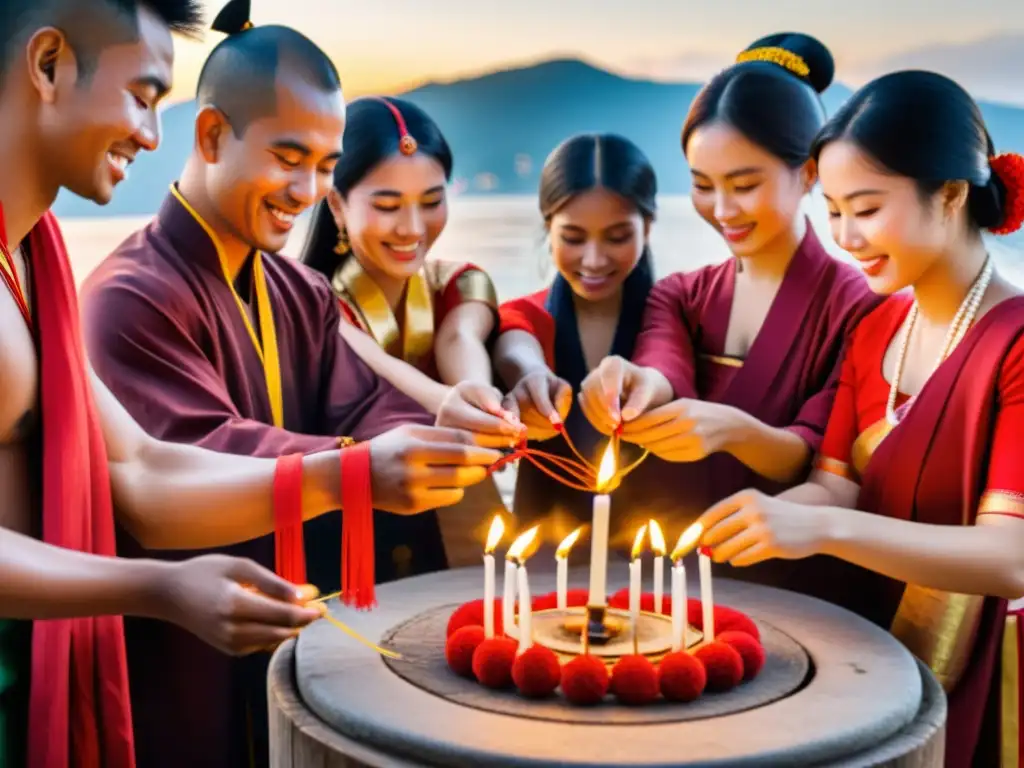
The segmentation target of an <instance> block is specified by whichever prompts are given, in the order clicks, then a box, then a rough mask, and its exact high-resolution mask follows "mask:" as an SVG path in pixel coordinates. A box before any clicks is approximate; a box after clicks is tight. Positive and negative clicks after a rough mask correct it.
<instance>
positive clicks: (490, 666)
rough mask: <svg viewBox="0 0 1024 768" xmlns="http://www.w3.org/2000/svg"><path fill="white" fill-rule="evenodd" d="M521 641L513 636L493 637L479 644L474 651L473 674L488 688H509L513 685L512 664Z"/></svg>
mask: <svg viewBox="0 0 1024 768" xmlns="http://www.w3.org/2000/svg"><path fill="white" fill-rule="evenodd" d="M518 650H519V643H517V642H516V641H515V640H513V639H512V638H511V637H491V638H488V639H487V640H484V641H483V642H482V643H480V645H478V646H477V648H476V651H475V652H474V653H473V674H474V675H476V679H477V680H479V681H480V685H483V686H485V687H487V688H508V687H510V686H511V685H512V665H513V664H514V663H515V660H516V651H518Z"/></svg>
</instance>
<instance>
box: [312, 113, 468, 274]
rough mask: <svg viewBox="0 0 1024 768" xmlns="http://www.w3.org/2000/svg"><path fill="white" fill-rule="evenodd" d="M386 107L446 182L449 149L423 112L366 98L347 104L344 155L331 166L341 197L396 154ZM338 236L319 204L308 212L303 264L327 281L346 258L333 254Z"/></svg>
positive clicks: (395, 128)
mask: <svg viewBox="0 0 1024 768" xmlns="http://www.w3.org/2000/svg"><path fill="white" fill-rule="evenodd" d="M388 104H390V105H391V107H394V109H396V110H397V111H398V114H399V115H400V116H401V119H402V122H404V123H405V129H406V131H407V132H408V134H409V135H410V136H412V138H413V139H415V141H416V152H419V153H423V154H424V155H426V156H427V157H431V158H433V159H434V160H436V161H437V162H438V163H439V164H440V165H441V167H442V168H443V169H444V176H445V180H446V181H447V180H450V179H451V175H452V151H451V148H450V147H449V146H448V142H447V141H446V140H445V138H444V134H443V133H441V129H440V128H439V127H438V125H437V123H435V122H434V121H433V120H432V119H431V118H430V116H429V115H427V113H426V112H424V111H423V110H422V109H420V108H419V107H417V106H416V105H415V104H413V103H412V102H409V101H405V100H403V99H396V98H392V97H388V98H387V99H383V98H378V97H365V98H362V99H356V100H355V101H353V102H352V103H351V104H349V107H348V115H347V117H346V121H345V135H344V137H343V139H342V142H343V146H344V151H343V152H342V154H341V159H340V160H339V161H338V164H337V165H336V166H335V167H334V189H336V190H337V191H338V193H339V194H340V195H341V196H342V197H343V198H344V197H347V196H348V193H349V192H351V191H352V188H353V187H355V186H356V185H357V184H359V182H361V181H362V180H363V179H365V178H366V177H367V176H368V175H369V174H370V173H371V172H372V171H373V170H374V169H375V168H376V167H377V166H378V165H380V164H381V163H382V162H384V161H385V160H387V159H388V158H390V157H393V156H394V155H397V154H399V153H400V152H401V149H400V148H399V144H400V142H401V140H402V137H403V135H402V132H401V126H400V125H399V123H398V120H396V116H395V113H394V112H392V111H391V108H390V107H389V106H388ZM338 234H339V233H338V225H337V224H335V222H334V216H333V215H332V214H331V209H330V208H329V207H328V205H327V201H326V200H324V201H322V202H320V203H319V204H318V205H317V207H316V210H315V211H314V213H313V221H312V222H311V224H310V227H309V233H308V234H307V235H306V242H305V244H304V245H303V247H302V257H301V260H302V262H303V263H304V264H305V265H306V266H308V267H310V268H312V269H315V270H317V271H318V272H322V273H323V274H325V275H327V277H328V278H330V277H331V276H333V274H334V271H335V270H336V269H337V268H338V266H339V265H340V264H341V262H342V260H343V259H344V258H345V256H344V255H342V256H339V255H338V254H337V253H335V252H334V249H335V246H337V244H338Z"/></svg>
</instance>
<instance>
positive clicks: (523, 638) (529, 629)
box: [519, 561, 533, 653]
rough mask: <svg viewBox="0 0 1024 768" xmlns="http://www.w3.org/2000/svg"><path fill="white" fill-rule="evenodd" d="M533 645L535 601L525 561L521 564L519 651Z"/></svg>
mask: <svg viewBox="0 0 1024 768" xmlns="http://www.w3.org/2000/svg"><path fill="white" fill-rule="evenodd" d="M531 645H533V603H532V602H531V600H530V582H529V580H528V579H527V578H526V563H525V561H524V562H523V563H522V564H520V566H519V653H522V652H523V651H525V650H526V649H527V648H529V647H530V646H531Z"/></svg>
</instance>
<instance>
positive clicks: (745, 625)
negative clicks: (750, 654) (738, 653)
mask: <svg viewBox="0 0 1024 768" xmlns="http://www.w3.org/2000/svg"><path fill="white" fill-rule="evenodd" d="M686 602H687V604H686V614H687V620H688V621H689V622H690V624H692V625H693V626H695V627H697V628H698V629H704V612H703V611H702V610H701V606H700V600H697V599H696V598H693V597H691V598H689V599H688V600H687V601H686ZM714 616H715V634H719V633H721V632H730V631H732V632H746V633H747V634H748V635H750V636H751V637H753V638H754V639H755V640H758V641H760V639H761V633H760V632H759V631H758V629H757V625H756V624H755V623H754V622H753V621H752V620H751V618H750V617H749V616H747V614H745V613H741V612H740V611H737V610H736V609H735V608H729V607H728V606H726V605H716V606H715V612H714Z"/></svg>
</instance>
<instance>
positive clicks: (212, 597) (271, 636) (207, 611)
mask: <svg viewBox="0 0 1024 768" xmlns="http://www.w3.org/2000/svg"><path fill="white" fill-rule="evenodd" d="M316 596H317V591H316V588H315V587H311V586H306V587H296V586H295V585H294V584H290V583H289V582H287V581H285V580H284V579H282V578H279V577H278V576H276V575H275V574H273V573H271V572H270V571H268V570H267V569H265V568H263V567H262V566H259V565H257V564H256V563H254V562H253V561H252V560H244V559H241V558H237V557H227V556H226V555H205V556H203V557H196V558H193V559H191V560H184V561H182V562H180V563H174V564H170V565H168V567H167V569H166V570H164V571H163V573H162V574H161V576H160V578H159V579H158V581H157V588H156V604H157V616H158V618H161V619H164V620H165V621H170V622H173V623H174V624H178V625H179V626H181V627H184V628H185V629H187V630H188V631H189V632H191V633H192V634H194V635H195V636H196V637H198V638H199V639H200V640H203V641H204V642H206V643H209V644H210V645H212V646H213V647H214V648H216V649H217V650H219V651H221V652H223V653H229V654H232V655H234V656H244V655H246V654H249V653H253V652H255V651H261V650H269V649H271V648H273V647H274V646H276V645H278V644H279V643H281V642H282V641H284V640H287V639H288V638H289V637H294V636H295V635H297V634H298V633H299V629H301V628H302V627H304V626H306V625H307V624H309V623H310V622H312V621H315V620H316V619H319V618H320V617H321V616H322V615H323V613H324V607H323V606H321V605H319V604H314V605H311V606H309V605H305V603H307V602H308V601H309V600H312V599H313V598H315V597H316Z"/></svg>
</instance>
